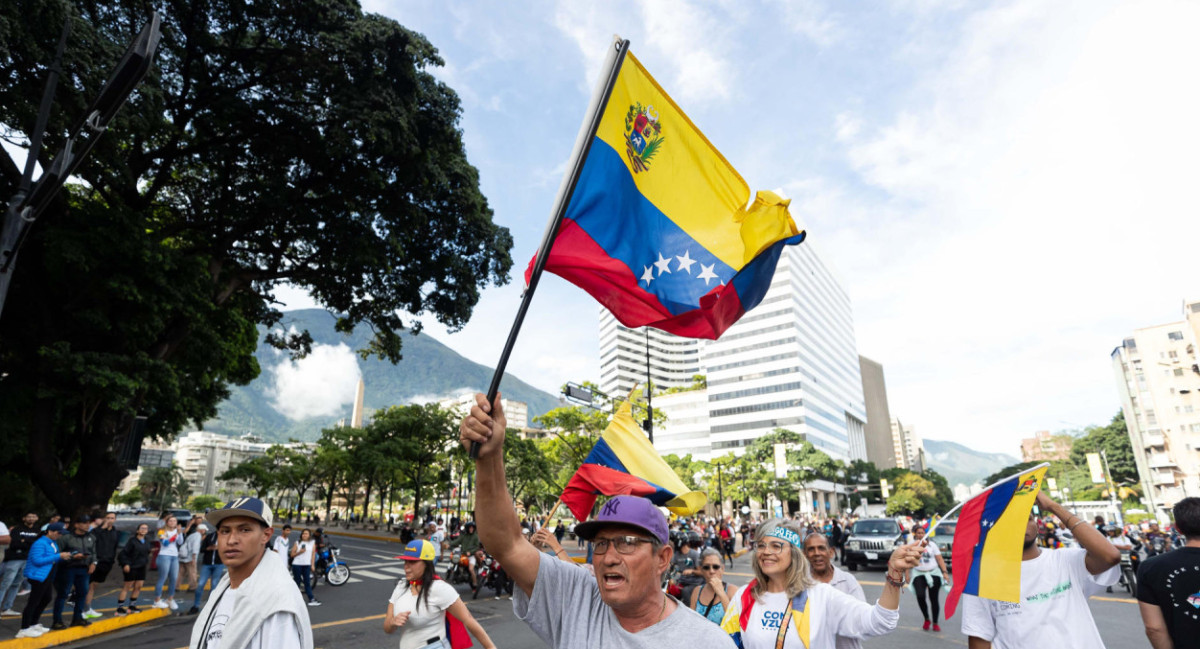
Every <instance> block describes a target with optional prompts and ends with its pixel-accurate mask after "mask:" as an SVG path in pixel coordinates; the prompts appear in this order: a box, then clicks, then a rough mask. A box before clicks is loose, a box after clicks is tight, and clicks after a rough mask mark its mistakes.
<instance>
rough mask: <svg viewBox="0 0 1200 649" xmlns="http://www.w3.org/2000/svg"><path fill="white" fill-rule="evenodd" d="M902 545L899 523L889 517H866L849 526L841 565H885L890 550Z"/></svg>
mask: <svg viewBox="0 0 1200 649" xmlns="http://www.w3.org/2000/svg"><path fill="white" fill-rule="evenodd" d="M901 545H904V533H903V532H902V531H901V530H900V524H899V523H897V522H896V521H894V520H892V519H890V518H866V519H863V520H860V521H857V522H856V523H854V525H852V526H850V534H849V536H848V537H846V552H845V555H844V556H843V557H842V565H844V566H846V567H847V568H849V569H850V570H858V567H859V566H871V565H880V566H886V565H887V562H888V561H889V560H890V559H891V558H892V550H894V549H896V548H897V547H899V546H901Z"/></svg>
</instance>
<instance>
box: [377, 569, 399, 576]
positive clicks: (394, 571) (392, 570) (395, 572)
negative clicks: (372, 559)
mask: <svg viewBox="0 0 1200 649" xmlns="http://www.w3.org/2000/svg"><path fill="white" fill-rule="evenodd" d="M379 572H387V573H391V574H393V575H403V574H404V568H395V567H391V568H380V569H379Z"/></svg>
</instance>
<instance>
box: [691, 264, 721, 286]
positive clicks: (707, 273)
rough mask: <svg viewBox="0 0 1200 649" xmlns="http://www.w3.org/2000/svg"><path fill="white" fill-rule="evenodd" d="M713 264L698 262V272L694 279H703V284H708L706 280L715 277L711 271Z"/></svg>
mask: <svg viewBox="0 0 1200 649" xmlns="http://www.w3.org/2000/svg"><path fill="white" fill-rule="evenodd" d="M714 266H716V264H709V265H707V266H705V265H704V264H700V274H699V275H697V276H696V279H702V280H704V285H705V286H708V280H710V279H717V274H716V273H714V272H713V267H714Z"/></svg>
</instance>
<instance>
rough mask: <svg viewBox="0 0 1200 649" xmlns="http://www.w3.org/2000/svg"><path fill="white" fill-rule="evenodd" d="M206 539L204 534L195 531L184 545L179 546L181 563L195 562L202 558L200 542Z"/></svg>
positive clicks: (188, 536)
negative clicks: (199, 557) (197, 558)
mask: <svg viewBox="0 0 1200 649" xmlns="http://www.w3.org/2000/svg"><path fill="white" fill-rule="evenodd" d="M203 539H204V534H203V533H202V532H199V531H193V532H192V533H191V534H188V535H187V538H185V539H184V540H183V544H182V545H180V546H179V563H187V562H189V561H195V560H196V557H198V556H200V541H202V540H203Z"/></svg>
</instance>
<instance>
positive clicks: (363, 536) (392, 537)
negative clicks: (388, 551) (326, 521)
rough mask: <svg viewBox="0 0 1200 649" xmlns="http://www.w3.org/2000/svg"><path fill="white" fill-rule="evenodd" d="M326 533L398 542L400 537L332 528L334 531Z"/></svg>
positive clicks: (367, 539)
mask: <svg viewBox="0 0 1200 649" xmlns="http://www.w3.org/2000/svg"><path fill="white" fill-rule="evenodd" d="M326 534H329V535H330V536H348V537H350V538H352V539H363V540H364V541H386V542H388V543H399V542H400V537H399V536H398V535H396V536H383V535H373V534H359V533H358V532H343V531H341V530H334V531H330V532H326Z"/></svg>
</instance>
